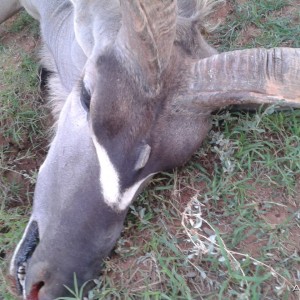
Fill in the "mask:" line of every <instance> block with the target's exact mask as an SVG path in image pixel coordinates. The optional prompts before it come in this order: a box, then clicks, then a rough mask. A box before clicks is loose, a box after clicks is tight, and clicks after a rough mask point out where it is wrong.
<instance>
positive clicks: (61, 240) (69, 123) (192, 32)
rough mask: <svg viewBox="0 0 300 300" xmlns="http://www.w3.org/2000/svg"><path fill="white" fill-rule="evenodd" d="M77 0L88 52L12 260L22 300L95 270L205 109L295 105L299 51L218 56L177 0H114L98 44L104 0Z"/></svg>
mask: <svg viewBox="0 0 300 300" xmlns="http://www.w3.org/2000/svg"><path fill="white" fill-rule="evenodd" d="M72 2H73V5H74V9H75V20H74V28H75V33H76V38H77V41H78V43H79V44H80V45H81V48H82V50H83V51H84V53H85V54H86V56H87V62H86V65H85V68H84V70H83V72H82V78H81V80H80V81H79V82H78V84H77V85H76V86H75V87H74V88H73V90H72V92H71V93H70V95H69V97H68V99H67V100H66V103H65V105H64V107H63V109H62V111H61V113H60V116H59V120H58V125H57V131H56V135H55V138H54V140H53V142H52V144H51V147H50V150H49V153H48V156H47V158H46V160H45V162H44V164H43V166H42V167H41V169H40V172H39V175H38V181H37V185H36V191H35V197H34V206H33V213H32V216H31V219H30V221H29V224H28V226H27V228H26V230H25V234H24V236H23V238H22V240H21V241H20V243H19V245H18V247H17V249H16V251H15V254H14V257H13V260H12V265H11V274H12V275H13V276H14V277H16V278H17V282H18V284H19V286H20V288H21V290H22V291H23V294H24V298H25V299H28V300H37V299H39V300H53V299H55V298H56V297H60V296H64V295H66V290H65V288H64V287H63V285H64V284H65V285H68V286H71V285H72V282H73V274H74V273H76V275H77V279H78V283H79V284H82V283H83V282H85V281H87V280H90V279H92V278H94V277H96V276H97V275H98V273H99V270H100V267H101V263H102V261H103V259H105V258H106V256H107V255H108V254H109V253H110V251H111V250H112V248H113V247H114V245H115V242H116V240H117V238H118V237H119V235H120V232H121V230H122V226H123V221H124V218H125V215H126V212H127V209H128V206H129V205H130V203H131V202H132V201H133V200H134V198H135V197H136V195H137V194H138V192H139V190H140V189H141V187H142V186H143V185H144V184H145V182H146V181H147V180H148V179H149V178H151V176H152V175H153V174H155V173H157V172H159V171H162V170H167V169H172V168H174V167H176V166H178V165H182V164H183V163H184V162H186V161H187V160H188V159H189V157H190V156H191V155H192V154H193V152H194V151H195V150H196V149H197V148H198V147H199V146H200V145H201V143H202V141H203V139H204V138H205V136H206V134H207V132H208V131H209V129H210V114H211V112H212V111H215V110H217V109H219V108H222V107H225V106H227V105H231V104H241V105H243V104H252V103H253V104H257V105H259V104H264V103H266V104H268V103H275V102H280V103H282V104H283V105H286V106H298V107H299V104H300V88H299V82H300V50H299V49H287V48H282V49H273V50H264V49H253V50H243V51H234V52H230V53H223V54H216V52H215V50H213V49H212V48H211V47H210V46H208V45H207V44H206V42H205V41H204V40H203V38H202V36H201V34H200V32H199V30H198V29H197V24H195V22H194V20H193V18H192V17H191V18H190V16H189V15H185V14H184V13H181V12H182V11H183V10H184V1H180V2H179V4H178V5H177V3H176V1H175V0H164V1H153V0H131V1H120V9H118V10H117V12H119V14H117V15H116V16H114V15H110V17H111V18H117V19H118V18H119V20H120V23H118V22H117V25H118V29H117V34H116V35H115V38H114V39H109V38H107V42H106V43H105V41H104V43H103V41H102V43H101V45H102V47H99V43H98V40H97V32H98V31H99V30H101V28H102V26H101V24H102V23H101V22H103V21H102V20H98V19H97V4H98V3H99V1H98V2H97V1H80V0H73V1H72ZM100 2H101V1H100ZM82 5H86V7H84V8H83V9H82V7H81V6H82ZM105 5H106V4H105ZM107 5H110V4H107ZM102 25H103V24H102ZM95 28H96V29H97V30H95ZM103 44H105V47H103ZM18 273H19V274H18Z"/></svg>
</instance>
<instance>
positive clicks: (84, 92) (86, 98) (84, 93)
mask: <svg viewBox="0 0 300 300" xmlns="http://www.w3.org/2000/svg"><path fill="white" fill-rule="evenodd" d="M80 101H81V104H82V106H83V108H84V109H85V110H86V111H89V110H90V104H91V93H90V91H89V90H88V89H87V88H86V86H85V84H84V83H82V86H81V92H80Z"/></svg>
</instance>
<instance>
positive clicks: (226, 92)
mask: <svg viewBox="0 0 300 300" xmlns="http://www.w3.org/2000/svg"><path fill="white" fill-rule="evenodd" d="M187 73H188V74H185V76H186V78H187V79H186V80H187V82H186V83H185V87H186V88H185V89H186V90H185V89H183V91H181V95H182V96H180V97H178V98H177V99H174V101H176V104H177V105H178V106H182V107H185V108H187V109H189V110H191V109H195V110H197V109H198V110H200V111H201V110H203V109H205V110H206V111H214V110H216V109H219V108H223V107H226V106H228V105H242V106H244V105H251V104H255V105H260V104H275V103H278V104H279V105H280V106H283V107H300V49H292V48H274V49H269V50H266V49H247V50H238V51H232V52H225V53H221V54H217V55H214V56H211V57H209V58H206V59H202V60H199V61H197V62H195V63H191V64H190V69H189V71H188V72H187Z"/></svg>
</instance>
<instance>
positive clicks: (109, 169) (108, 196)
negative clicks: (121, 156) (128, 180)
mask: <svg viewBox="0 0 300 300" xmlns="http://www.w3.org/2000/svg"><path fill="white" fill-rule="evenodd" d="M92 140H93V143H94V145H95V148H96V152H97V157H98V161H99V164H100V186H101V188H102V193H103V197H104V201H105V203H106V204H107V205H109V206H110V207H112V208H113V209H117V210H125V209H126V208H127V207H128V205H130V203H131V201H132V200H133V198H134V196H135V195H136V193H137V191H138V189H139V187H140V186H141V185H142V184H143V182H145V181H146V180H147V179H149V178H150V177H152V176H153V175H154V174H150V175H148V176H147V177H146V178H143V179H141V180H140V181H138V182H136V183H135V184H133V185H132V186H131V187H129V188H127V189H126V190H125V191H124V192H123V193H121V191H120V183H119V182H120V180H119V174H118V172H117V170H116V169H115V167H114V165H113V164H112V162H111V160H110V158H109V156H108V154H107V152H106V150H105V149H104V147H102V146H101V145H100V144H99V143H98V141H97V139H96V137H95V136H94V135H93V136H92Z"/></svg>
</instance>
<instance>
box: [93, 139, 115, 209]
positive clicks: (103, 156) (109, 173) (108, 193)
mask: <svg viewBox="0 0 300 300" xmlns="http://www.w3.org/2000/svg"><path fill="white" fill-rule="evenodd" d="M92 140H93V143H94V145H95V148H96V152H97V156H98V160H99V164H100V186H101V188H102V193H103V197H104V201H105V202H106V203H107V204H108V205H109V206H111V207H115V206H116V204H118V203H119V198H120V184H119V174H118V172H117V171H116V169H115V167H114V165H113V164H112V162H111V160H110V159H109V156H108V154H107V152H106V150H105V149H104V148H103V147H102V146H101V145H100V144H99V143H98V141H97V139H96V137H95V136H94V135H93V136H92Z"/></svg>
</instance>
